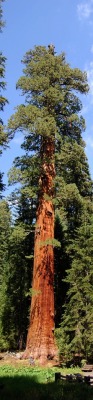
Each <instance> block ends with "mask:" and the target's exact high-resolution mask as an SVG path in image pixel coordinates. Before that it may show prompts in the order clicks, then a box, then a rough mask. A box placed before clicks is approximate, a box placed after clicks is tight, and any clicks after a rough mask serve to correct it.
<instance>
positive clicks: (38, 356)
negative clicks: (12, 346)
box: [22, 345, 58, 365]
mask: <svg viewBox="0 0 93 400" xmlns="http://www.w3.org/2000/svg"><path fill="white" fill-rule="evenodd" d="M22 359H29V361H30V364H32V365H33V364H34V363H35V361H37V362H38V364H39V365H44V364H47V363H49V362H52V364H55V363H57V362H58V349H57V347H56V345H55V348H54V349H51V350H49V351H47V349H45V347H43V346H42V347H41V348H40V349H35V350H33V351H32V349H31V348H27V349H26V350H25V351H24V353H23V355H22Z"/></svg>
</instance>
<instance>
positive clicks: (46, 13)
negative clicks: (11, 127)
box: [0, 0, 93, 195]
mask: <svg viewBox="0 0 93 400" xmlns="http://www.w3.org/2000/svg"><path fill="white" fill-rule="evenodd" d="M3 18H4V20H5V22H6V25H5V27H4V29H3V33H2V35H1V41H2V45H1V50H2V52H3V54H4V55H5V56H6V58H7V61H6V82H7V89H6V93H5V95H6V97H7V98H8V100H9V104H8V105H7V106H6V107H5V109H4V112H3V121H4V123H5V124H6V123H7V120H8V119H9V117H10V115H11V114H12V113H13V112H14V107H16V106H17V105H18V104H20V103H21V102H23V99H22V97H21V93H20V92H19V91H16V82H17V80H18V79H19V77H20V76H21V75H22V64H21V60H22V58H23V56H24V54H25V52H26V51H28V50H29V49H31V48H33V47H34V45H45V46H48V44H49V43H51V42H52V43H53V44H54V45H55V49H56V52H57V53H60V52H61V51H64V52H65V53H66V59H67V61H68V62H69V63H70V65H71V67H78V68H80V69H81V70H82V71H87V75H88V82H89V85H90V92H89V94H88V95H87V96H86V97H85V96H82V99H81V100H82V103H83V110H82V114H83V116H84V118H85V120H86V131H85V133H84V140H85V142H86V154H87V157H88V162H89V166H90V172H91V176H92V178H93V162H92V158H93V157H92V154H93V0H81V1H80V0H46V1H44V0H6V1H5V2H4V3H3ZM21 142H22V135H21V134H19V133H18V134H17V135H16V136H15V138H14V140H13V141H11V143H10V148H9V149H8V150H7V151H4V153H3V155H2V157H0V164H1V165H0V170H1V171H2V172H4V179H3V180H4V183H6V185H7V182H8V180H7V172H8V170H9V169H10V168H11V166H12V162H13V159H14V158H15V156H18V155H20V144H21ZM11 190H12V189H11ZM9 193H10V188H7V189H6V195H8V194H9Z"/></svg>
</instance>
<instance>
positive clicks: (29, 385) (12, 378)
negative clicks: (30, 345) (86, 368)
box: [0, 365, 93, 400]
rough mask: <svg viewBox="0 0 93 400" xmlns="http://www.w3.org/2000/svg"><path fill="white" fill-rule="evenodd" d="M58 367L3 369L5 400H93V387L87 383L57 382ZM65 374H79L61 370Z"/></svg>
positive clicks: (0, 387) (0, 388) (0, 390)
mask: <svg viewBox="0 0 93 400" xmlns="http://www.w3.org/2000/svg"><path fill="white" fill-rule="evenodd" d="M56 371H59V369H58V368H55V367H54V368H39V367H34V368H33V367H25V366H24V367H22V366H20V367H19V368H15V367H12V366H10V365H5V366H2V367H0V399H1V400H93V388H92V387H89V386H88V385H87V384H83V383H80V384H79V383H77V384H76V383H67V382H62V381H60V382H55V372H56ZM60 371H62V373H64V374H65V373H69V372H70V373H72V372H79V370H77V369H74V370H73V369H62V370H61V369H60Z"/></svg>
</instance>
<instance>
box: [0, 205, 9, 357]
mask: <svg viewBox="0 0 93 400" xmlns="http://www.w3.org/2000/svg"><path fill="white" fill-rule="evenodd" d="M10 233H11V215H10V211H9V207H8V204H7V202H6V201H5V200H1V201H0V349H1V350H2V349H5V348H7V346H8V341H7V339H6V337H5V334H4V329H3V315H4V308H5V307H6V290H7V280H8V273H9V237H10ZM5 323H6V322H5Z"/></svg>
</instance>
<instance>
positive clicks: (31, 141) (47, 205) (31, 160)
mask: <svg viewBox="0 0 93 400" xmlns="http://www.w3.org/2000/svg"><path fill="white" fill-rule="evenodd" d="M23 63H24V65H25V69H24V70H23V72H24V76H23V77H21V78H20V79H19V81H18V83H17V88H20V89H21V90H22V93H23V95H26V101H25V105H24V104H23V105H20V106H19V107H18V108H17V110H16V112H15V114H14V115H13V116H12V117H11V119H10V121H9V126H8V127H9V135H10V137H11V138H12V137H13V136H14V134H15V132H16V131H18V130H19V131H22V132H23V134H24V142H23V144H22V148H23V149H24V151H25V153H24V155H23V156H22V157H21V158H17V159H16V160H15V162H14V168H13V169H12V171H11V179H12V180H13V182H14V181H15V182H16V181H19V182H21V184H22V188H21V192H22V194H23V195H24V196H26V197H28V199H29V202H31V207H32V210H33V211H35V210H36V223H35V237H34V266H33V281H32V301H31V311H30V323H29V329H28V334H27V344H26V352H25V356H26V357H28V356H29V355H31V356H32V357H33V358H34V359H36V358H37V359H40V361H41V362H43V361H44V360H46V359H48V358H49V359H53V358H55V357H56V354H57V349H56V345H55V341H54V326H55V325H54V247H55V246H58V245H59V244H58V242H57V241H56V240H55V239H54V211H55V210H54V208H55V207H56V209H57V210H58V208H59V207H60V202H61V206H62V199H60V189H62V184H63V195H64V196H63V197H64V202H65V190H64V177H65V175H66V176H67V177H68V181H69V173H70V170H71V168H70V167H69V166H68V167H66V171H65V168H63V172H62V158H61V152H62V148H63V147H64V145H65V146H67V148H69V138H70V144H71V145H72V147H73V145H74V146H75V142H77V145H78V149H79V148H80V149H82V152H83V141H82V138H81V133H82V130H83V129H84V127H85V124H84V120H83V118H82V117H81V115H80V111H81V107H82V106H81V102H80V100H79V99H78V97H77V92H80V93H87V91H88V85H87V78H86V74H85V73H82V72H81V71H80V70H79V69H77V68H75V69H72V68H70V66H69V64H67V63H66V60H65V55H64V53H62V54H61V55H56V54H55V53H54V47H53V46H52V45H51V46H48V49H47V48H45V47H41V46H38V47H35V48H34V50H31V51H29V52H27V53H26V55H25V57H24V59H23ZM70 163H71V160H70ZM61 175H63V176H61ZM76 178H77V177H75V179H76ZM73 185H74V186H75V185H76V182H75V180H74V182H73ZM74 186H73V187H72V192H73V190H74ZM83 186H84V185H83ZM70 191H71V188H70ZM55 199H57V201H56V200H55ZM61 208H62V207H61ZM71 209H72V206H71ZM34 222H35V220H34V219H33V223H34Z"/></svg>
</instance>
